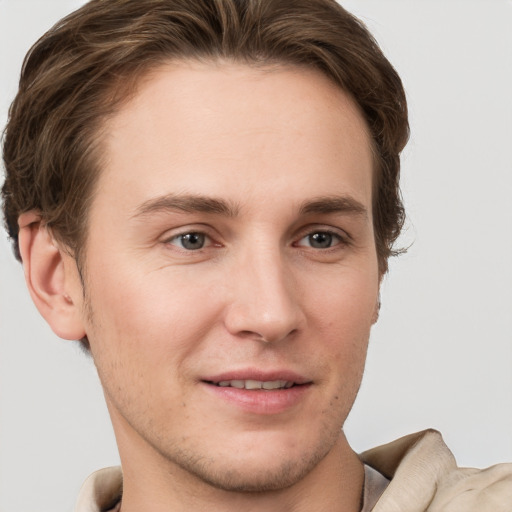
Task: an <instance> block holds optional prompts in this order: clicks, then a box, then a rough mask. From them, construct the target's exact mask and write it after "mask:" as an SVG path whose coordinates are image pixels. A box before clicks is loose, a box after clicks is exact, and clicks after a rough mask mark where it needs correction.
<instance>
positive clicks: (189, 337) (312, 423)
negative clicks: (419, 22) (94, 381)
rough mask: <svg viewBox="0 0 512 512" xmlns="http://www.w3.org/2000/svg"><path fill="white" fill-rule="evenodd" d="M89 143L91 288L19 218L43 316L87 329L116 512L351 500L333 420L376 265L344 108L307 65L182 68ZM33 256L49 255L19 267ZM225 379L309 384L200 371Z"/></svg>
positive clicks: (340, 95)
mask: <svg viewBox="0 0 512 512" xmlns="http://www.w3.org/2000/svg"><path fill="white" fill-rule="evenodd" d="M102 137H103V146H102V151H103V162H104V169H103V170H102V174H101V176H100V179H99V183H98V187H97V192H96V195H95V198H94V201H93V204H92V207H91V210H90V218H89V235H88V240H87V246H86V251H85V269H84V270H85V290H83V289H82V285H81V282H80V279H79V276H78V273H77V270H76V264H75V262H74V260H73V259H72V258H71V257H70V256H69V255H68V254H67V253H66V252H65V251H64V250H62V249H61V248H59V247H58V245H57V244H56V243H55V242H54V241H53V240H52V238H51V235H50V234H49V233H48V232H47V230H45V228H44V226H42V225H41V224H40V223H39V224H38V223H37V222H36V220H37V219H36V217H31V216H30V215H31V214H25V215H26V217H24V218H21V219H20V226H21V227H22V230H21V235H20V242H21V248H22V252H23V253H24V261H25V269H26V270H25V271H26V274H27V282H28V283H29V288H31V293H32V295H33V297H34V300H35V302H36V304H38V307H39V308H40V310H41V311H42V312H43V314H44V315H45V317H46V318H47V320H48V321H49V323H50V325H51V326H52V327H53V328H54V330H55V331H56V332H57V333H58V334H59V335H61V336H62V337H65V338H66V337H67V338H70V339H73V338H74V339H76V338H79V337H81V336H82V335H83V334H87V336H88V339H89V342H90V345H91V352H92V355H93V358H94V361H95V364H96V367H97V369H98V374H99V376H100V379H101V382H102V385H103V388H104V392H105V397H106V400H107V405H108V408H109V411H110V414H111V418H112V422H113V426H114V430H115V433H116V438H117V442H118V445H119V451H120V455H121V460H122V464H123V471H124V495H123V504H122V510H123V512H130V511H135V510H146V511H160V510H162V511H163V510H171V509H173V507H174V508H175V509H178V510H188V511H194V510H206V509H208V510H212V509H213V510H222V511H229V510H240V509H241V507H243V509H244V510H265V511H273V510H276V511H277V510H279V511H282V510H289V511H301V510H309V511H311V510H326V511H327V510H328V511H333V510H340V511H341V510H346V511H354V512H355V511H357V510H359V506H360V495H361V488H362V483H363V469H362V465H361V463H360V462H359V460H358V459H357V456H356V455H355V454H354V453H353V451H352V450H351V448H350V446H349V445H348V443H347V441H346V439H345V437H344V435H343V432H342V427H343V424H344V421H345V419H346V417H347V415H348V413H349V411H350V409H351V407H352V404H353V402H354V400H355V397H356V394H357V390H358V388H359V385H360V380H361V376H362V372H363V367H364V362H365V357H366V349H367V344H368V338H369V333H370V329H371V326H372V324H373V323H374V322H375V320H376V318H377V306H376V304H377V301H378V299H377V297H378V289H379V281H380V276H379V272H378V264H377V255H376V250H375V242H374V232H373V225H372V220H371V219H372V176H373V158H372V152H371V149H370V147H371V146H370V140H369V137H368V133H367V129H366V126H365V122H364V120H363V118H362V116H361V114H360V112H359V111H358V109H357V107H356V106H355V104H354V102H353V101H352V100H351V99H350V98H349V97H348V96H347V95H346V94H345V93H344V92H343V91H342V90H341V89H339V88H338V87H337V86H335V85H334V84H332V83H331V82H330V81H329V80H328V79H327V78H326V77H324V76H323V75H321V74H320V73H318V72H316V71H313V70H307V69H301V68H294V67H283V66H278V67H273V68H254V67H248V66H246V65H239V64H234V63H226V62H222V63H219V62H217V63H196V62H179V63H176V62H175V63H169V64H168V65H164V66H162V67H160V68H158V69H157V70H156V71H154V72H152V73H151V75H150V76H148V77H146V78H145V80H144V81H143V82H142V83H141V84H140V87H139V90H138V92H137V94H136V95H135V97H134V98H132V99H131V100H130V101H129V102H128V103H127V104H125V105H124V106H123V107H122V109H121V110H120V111H119V112H118V113H117V114H116V115H115V116H114V117H113V118H112V119H110V120H109V121H108V122H107V123H106V124H105V126H104V129H103V135H102ZM191 233H192V235H190V234H191ZM187 234H188V235H187ZM187 243H188V244H190V243H191V244H192V245H184V244H187ZM44 251H46V253H45V254H47V258H46V260H44V258H43V260H42V261H46V262H47V264H46V266H44V264H43V263H36V262H34V263H32V264H31V263H30V261H34V260H35V255H36V254H38V252H39V253H44ZM27 262H29V263H27ZM50 269H51V270H50ZM84 297H85V299H84ZM226 372H231V373H233V372H235V373H236V372H238V373H240V372H241V373H242V374H251V375H252V374H254V373H255V372H256V373H257V372H274V373H275V374H276V375H280V374H283V373H286V374H287V375H289V372H292V373H293V375H295V376H298V377H300V379H302V380H301V382H302V386H301V387H300V393H298V394H297V389H294V388H291V389H290V392H291V393H292V394H291V395H286V391H281V392H280V393H281V395H282V396H285V395H286V396H294V397H295V398H293V400H290V401H289V402H287V401H286V399H283V400H284V405H283V404H282V403H281V402H282V401H283V400H281V402H280V401H279V400H280V399H279V400H277V401H278V402H279V404H280V407H277V408H276V407H275V404H274V405H273V404H272V403H270V405H269V399H268V395H265V393H273V391H266V392H264V391H259V392H251V391H244V392H241V393H239V395H237V397H235V399H234V400H233V399H231V398H230V397H229V394H228V395H225V394H223V391H222V390H220V391H219V388H218V387H217V386H212V385H211V384H209V383H208V382H205V381H208V380H209V379H211V378H212V377H215V376H219V375H223V374H226ZM287 372H288V373H287ZM265 375H268V374H267V373H265ZM262 380H264V379H262ZM285 380H287V379H285ZM248 393H257V394H256V395H250V396H249V395H247V394H248ZM293 393H295V395H293ZM235 394H236V392H235ZM281 395H279V396H281ZM296 395H297V396H296ZM248 396H249V398H248V400H249V401H250V405H249V406H246V405H245V404H244V402H243V400H246V399H247V397H248ZM274 396H278V395H274ZM240 397H242V398H240ZM244 397H245V398H244ZM251 397H253V398H251ZM254 397H256V398H254ZM270 402H272V400H270ZM279 404H278V405H279ZM281 406H282V407H281ZM340 483H341V485H340Z"/></svg>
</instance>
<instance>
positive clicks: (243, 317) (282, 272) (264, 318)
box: [224, 249, 304, 343]
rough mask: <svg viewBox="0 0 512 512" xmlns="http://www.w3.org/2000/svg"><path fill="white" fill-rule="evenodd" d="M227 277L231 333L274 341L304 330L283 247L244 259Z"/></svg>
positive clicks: (228, 321)
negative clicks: (280, 249)
mask: <svg viewBox="0 0 512 512" xmlns="http://www.w3.org/2000/svg"><path fill="white" fill-rule="evenodd" d="M227 279H228V282H227V283H226V286H227V289H228V290H229V292H228V294H227V296H228V300H227V303H226V310H225V311H226V313H225V320H224V321H225V325H226V328H227V330H228V331H229V332H230V333H231V334H233V335H235V336H237V337H242V338H250V339H251V338H252V339H256V340H259V341H263V342H267V343H270V342H277V341H281V340H284V339H287V338H289V337H290V336H292V335H293V334H294V333H296V332H298V330H299V329H301V326H302V323H303V321H304V314H303V311H302V308H301V305H300V302H299V297H298V293H297V292H298V290H297V286H296V282H295V279H294V276H293V271H292V269H291V268H290V267H289V266H288V265H287V264H286V261H285V259H284V258H283V257H282V255H281V253H280V251H279V250H277V249H276V250H267V251H260V252H256V253H252V254H250V255H248V256H246V257H245V258H242V261H241V262H240V264H239V265H238V266H237V268H236V269H234V271H233V272H231V273H230V275H229V276H228V278H227Z"/></svg>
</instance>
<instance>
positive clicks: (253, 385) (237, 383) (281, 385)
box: [205, 379, 301, 391]
mask: <svg viewBox="0 0 512 512" xmlns="http://www.w3.org/2000/svg"><path fill="white" fill-rule="evenodd" d="M205 382H206V383H207V384H210V385H213V386H218V387H221V388H236V389H247V390H250V391H259V390H264V391H275V390H281V389H290V388H292V387H294V386H299V385H301V384H297V383H296V382H293V381H291V380H265V381H263V380H253V379H247V380H238V379H237V380H221V381H218V382H214V381H205Z"/></svg>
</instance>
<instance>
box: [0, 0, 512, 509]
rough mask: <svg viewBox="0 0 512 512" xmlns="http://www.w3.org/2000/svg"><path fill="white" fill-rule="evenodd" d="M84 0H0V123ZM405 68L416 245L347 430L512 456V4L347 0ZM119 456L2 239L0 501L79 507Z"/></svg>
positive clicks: (407, 162)
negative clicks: (39, 54)
mask: <svg viewBox="0 0 512 512" xmlns="http://www.w3.org/2000/svg"><path fill="white" fill-rule="evenodd" d="M81 3H82V2H80V1H78V0H45V1H41V0H33V1H31V0H3V1H2V0H0V52H1V53H0V122H1V124H2V126H3V125H4V124H5V120H6V117H7V109H8V105H9V103H10V101H11V100H12V98H13V96H14V94H15V91H16V82H17V77H18V74H19V69H20V66H21V61H22V59H23V56H24V54H25V53H26V51H27V50H28V48H29V47H30V45H31V44H32V43H33V42H34V41H35V40H36V38H37V37H39V36H40V35H41V34H42V33H43V32H44V31H45V30H46V29H47V28H49V27H50V26H51V25H52V24H53V23H54V22H55V21H57V20H58V19H59V18H60V17H62V16H63V15H65V14H67V13H68V12H70V11H71V10H72V9H74V8H75V7H77V6H78V5H80V4H81ZM343 5H344V6H345V7H347V8H348V9H349V10H351V11H352V12H354V13H355V14H357V15H359V16H360V17H362V19H363V20H364V21H365V22H366V23H367V24H368V26H369V27H370V29H371V30H372V31H373V33H374V34H375V36H376V38H377V39H378V41H379V42H380V43H381V45H382V46H383V48H384V50H385V52H386V53H387V55H388V56H389V58H390V59H391V61H392V62H393V63H394V64H395V66H396V67H397V69H398V71H399V73H400V74H401V76H402V77H403V80H404V83H405V87H406V89H407V92H408V95H409V102H410V110H411V127H412V134H413V135H412V139H411V142H410V144H409V146H408V148H407V150H406V152H405V154H404V158H403V191H404V197H405V203H406V206H407V208H408V213H409V222H408V227H407V229H406V231H405V233H404V236H403V238H402V244H403V245H409V244H411V243H412V244H413V245H412V247H411V248H410V250H409V252H408V254H407V255H405V256H402V257H400V258H398V259H396V260H394V261H392V263H391V271H390V275H389V276H388V277H387V278H386V279H385V282H384V285H383V290H382V301H383V306H382V311H381V318H380V320H379V322H378V324H377V326H376V327H375V328H374V330H373V333H372V340H371V347H370V352H369V359H368V365H367V371H366V375H365V379H364V382H363V386H362V389H361V392H360V396H359V398H358V401H357V402H356V405H355V408H354V411H353V413H352V416H351V417H350V419H349V421H348V423H347V426H346V431H347V435H348V437H349V439H350V440H351V442H352V444H353V446H354V448H355V449H357V450H363V449H366V448H368V447H370V446H372V445H375V444H378V443H383V442H387V441H389V440H391V439H393V438H395V437H398V436H400V435H403V434H406V433H409V432H412V431H416V430H420V429H423V428H426V427H435V428H438V429H440V430H441V431H442V432H443V434H444V436H445V439H446V440H447V442H448V444H449V446H450V447H451V449H452V450H453V451H454V453H455V455H456V456H457V458H458V460H459V462H460V463H461V464H462V465H470V466H487V465H491V464H494V463H496V462H500V461H506V460H512V371H511V370H512V199H511V198H512V99H511V91H512V30H511V27H512V3H511V2H510V1H508V0H473V1H471V0H444V1H441V0H440V1H432V0H430V1H428V2H427V1H424V0H347V1H346V2H343ZM116 463H118V456H117V452H116V448H115V442H114V437H113V434H112V430H111V427H110V424H109V420H108V416H107V413H106V409H105V406H104V404H103V398H102V394H101V388H100V386H99V384H98V382H97V377H96V374H95V370H94V366H93V364H92V362H91V361H90V360H89V359H88V358H87V356H85V355H84V354H83V353H82V352H81V351H80V350H79V349H78V348H77V346H76V344H74V343H72V342H65V341H62V340H59V339H57V338H56V336H54V335H53V333H52V332H51V331H50V329H49V328H48V327H47V326H46V325H45V323H44V321H43V320H42V319H41V318H40V317H39V315H38V313H37V311H36V310H35V307H34V306H33V305H32V304H31V301H30V299H29V297H28V293H27V292H26V290H25V286H24V282H23V276H22V270H21V267H20V266H19V264H18V263H17V262H15V261H14V258H13V257H12V255H11V253H10V248H9V245H8V243H7V240H6V239H5V236H3V235H2V236H1V237H0V512H7V511H9V512H28V511H33V510H37V511H39V512H46V511H48V512H50V511H52V512H54V511H65V510H72V508H73V503H74V500H75V498H76V494H77V492H78V489H79V487H80V484H81V482H82V480H83V479H84V478H85V477H86V476H87V474H89V473H90V472H92V471H93V470H95V469H98V468H100V467H102V466H106V465H112V464H116Z"/></svg>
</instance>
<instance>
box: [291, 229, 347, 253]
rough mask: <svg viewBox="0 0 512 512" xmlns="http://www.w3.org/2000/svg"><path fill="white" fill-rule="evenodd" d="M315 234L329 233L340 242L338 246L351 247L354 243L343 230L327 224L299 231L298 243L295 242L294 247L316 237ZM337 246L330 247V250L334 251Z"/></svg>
mask: <svg viewBox="0 0 512 512" xmlns="http://www.w3.org/2000/svg"><path fill="white" fill-rule="evenodd" d="M315 233H328V234H329V235H332V236H335V237H336V238H337V239H338V240H339V244H336V246H337V245H340V244H341V245H349V244H350V243H351V241H352V237H351V236H350V235H349V234H348V233H347V232H346V231H345V230H343V229H341V228H335V227H333V226H326V225H325V224H313V225H309V226H306V227H305V228H303V229H301V230H300V231H299V233H298V236H297V237H296V242H294V245H296V244H298V242H300V241H301V240H303V239H304V238H306V237H308V236H310V235H314V234H315ZM336 246H333V247H330V249H333V248H334V247H336ZM301 247H302V246H301ZM324 250H325V249H324Z"/></svg>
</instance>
